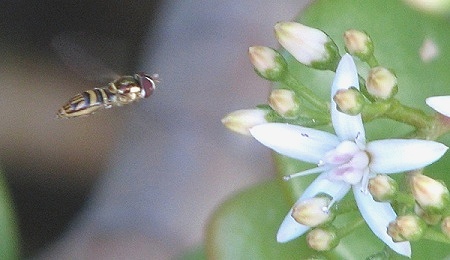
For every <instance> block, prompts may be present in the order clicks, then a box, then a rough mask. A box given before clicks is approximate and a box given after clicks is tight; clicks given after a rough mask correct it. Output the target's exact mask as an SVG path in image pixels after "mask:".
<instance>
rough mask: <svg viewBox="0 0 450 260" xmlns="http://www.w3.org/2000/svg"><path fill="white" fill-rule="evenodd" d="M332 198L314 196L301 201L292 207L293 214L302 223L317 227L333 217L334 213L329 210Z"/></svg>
mask: <svg viewBox="0 0 450 260" xmlns="http://www.w3.org/2000/svg"><path fill="white" fill-rule="evenodd" d="M330 201H331V200H330V198H328V197H326V196H323V197H314V198H310V199H306V200H304V201H300V202H299V203H297V204H296V205H294V207H293V208H292V213H291V216H292V217H293V218H294V219H295V221H297V222H298V223H300V224H303V225H305V226H309V227H315V226H318V225H320V224H323V223H325V222H328V221H330V220H332V219H333V217H334V214H333V213H332V212H330V211H329V210H328V204H329V203H330Z"/></svg>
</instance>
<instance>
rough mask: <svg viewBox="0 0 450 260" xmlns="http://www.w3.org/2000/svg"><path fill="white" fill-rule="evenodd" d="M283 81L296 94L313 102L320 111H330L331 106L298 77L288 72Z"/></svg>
mask: <svg viewBox="0 0 450 260" xmlns="http://www.w3.org/2000/svg"><path fill="white" fill-rule="evenodd" d="M281 83H283V84H285V85H287V86H288V87H289V88H290V89H292V91H294V92H295V94H296V95H298V96H299V97H302V98H303V99H305V100H306V101H308V102H309V103H311V104H312V105H313V106H314V107H315V108H317V110H318V111H323V112H325V111H328V110H329V107H328V104H327V103H326V102H324V101H323V100H321V99H320V98H319V97H317V96H316V94H314V92H312V91H311V90H310V89H309V88H307V87H305V86H304V85H302V84H301V83H300V82H299V81H298V80H297V79H295V78H294V77H293V76H292V75H291V74H289V73H287V74H286V77H284V78H283V80H282V81H281Z"/></svg>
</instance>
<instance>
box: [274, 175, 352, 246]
mask: <svg viewBox="0 0 450 260" xmlns="http://www.w3.org/2000/svg"><path fill="white" fill-rule="evenodd" d="M327 175H328V173H327V172H324V173H322V174H320V175H319V176H318V177H317V178H316V179H315V180H314V181H313V182H312V183H311V184H310V185H309V186H308V188H306V190H305V192H303V194H302V196H301V197H300V198H299V199H298V200H297V202H296V204H297V203H298V202H300V201H302V200H305V199H309V198H312V197H314V196H315V195H316V194H318V193H327V194H329V195H331V196H332V197H333V200H336V201H339V200H341V199H342V197H344V196H345V194H347V192H348V190H349V189H350V185H349V184H348V183H345V182H342V181H334V182H332V181H330V180H328V179H327ZM291 213H292V208H291V210H289V213H288V214H287V215H286V217H285V218H284V220H283V223H281V226H280V228H279V229H278V233H277V241H278V242H280V243H284V242H288V241H291V240H292V239H294V238H297V237H299V236H301V235H303V234H304V233H305V232H306V231H308V230H309V229H310V227H308V226H305V225H302V224H300V223H298V222H297V221H295V220H294V218H292V216H291Z"/></svg>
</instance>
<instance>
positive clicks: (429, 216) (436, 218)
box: [414, 203, 442, 226]
mask: <svg viewBox="0 0 450 260" xmlns="http://www.w3.org/2000/svg"><path fill="white" fill-rule="evenodd" d="M414 213H416V215H417V216H419V217H420V218H421V219H423V221H425V223H427V224H428V225H432V226H434V225H436V224H438V223H439V222H440V221H441V219H442V215H441V214H433V213H429V212H426V211H425V210H423V209H422V208H421V207H420V206H419V204H417V203H416V204H415V205H414Z"/></svg>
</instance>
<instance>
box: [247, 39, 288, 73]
mask: <svg viewBox="0 0 450 260" xmlns="http://www.w3.org/2000/svg"><path fill="white" fill-rule="evenodd" d="M248 54H249V57H250V62H251V63H252V64H253V67H254V68H255V71H256V73H258V75H260V76H261V77H263V78H265V79H267V80H271V81H278V80H280V79H282V77H283V75H284V73H286V71H287V63H286V60H285V59H284V57H283V56H281V54H280V53H278V52H277V51H276V50H274V49H272V48H269V47H265V46H252V47H250V48H249V49H248Z"/></svg>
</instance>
